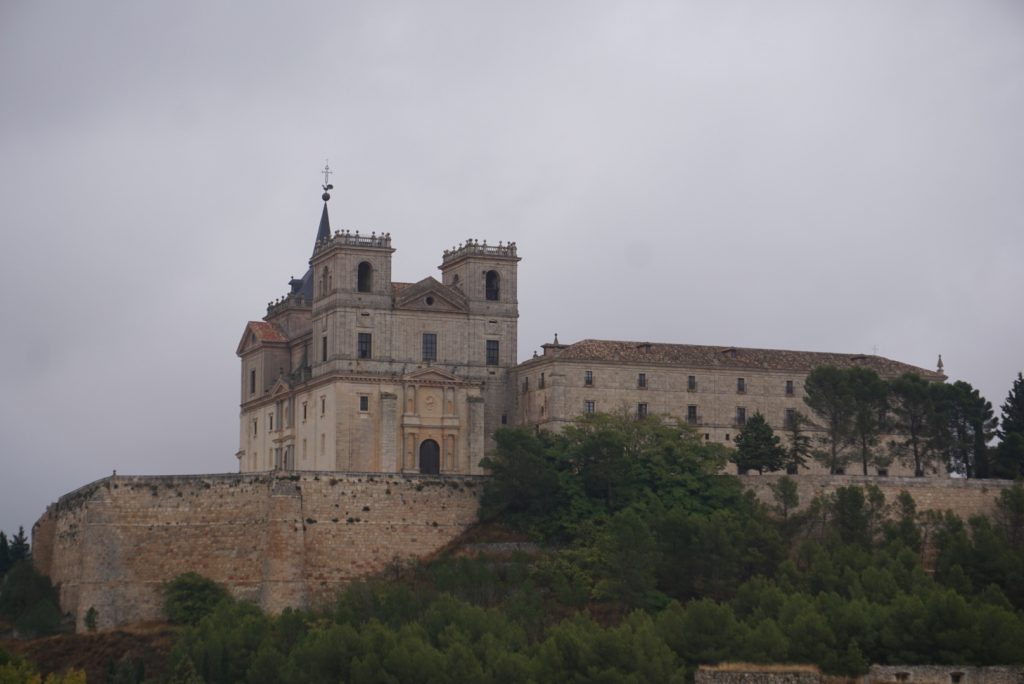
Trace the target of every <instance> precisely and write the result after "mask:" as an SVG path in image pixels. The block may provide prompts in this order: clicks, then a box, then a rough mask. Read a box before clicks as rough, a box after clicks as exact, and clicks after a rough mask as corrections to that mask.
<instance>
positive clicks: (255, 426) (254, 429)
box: [252, 418, 260, 437]
mask: <svg viewBox="0 0 1024 684" xmlns="http://www.w3.org/2000/svg"><path fill="white" fill-rule="evenodd" d="M259 429H260V421H259V419H258V418H253V419H252V436H253V437H255V436H256V435H257V433H258V432H259Z"/></svg>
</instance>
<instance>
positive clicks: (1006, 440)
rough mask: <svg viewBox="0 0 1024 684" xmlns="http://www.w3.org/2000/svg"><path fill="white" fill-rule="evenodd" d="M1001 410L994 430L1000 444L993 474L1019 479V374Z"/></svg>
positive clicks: (1022, 415)
mask: <svg viewBox="0 0 1024 684" xmlns="http://www.w3.org/2000/svg"><path fill="white" fill-rule="evenodd" d="M1002 409H1003V416H1002V420H1000V421H999V423H1000V424H999V429H998V430H996V434H997V435H998V436H999V440H1000V443H999V447H998V448H997V449H996V464H995V471H996V472H995V474H996V475H997V476H999V477H1008V478H1015V477H1020V476H1022V475H1024V375H1022V374H1021V373H1017V379H1016V380H1014V381H1013V385H1012V386H1011V387H1010V393H1009V394H1008V395H1006V403H1004V404H1003V406H1002Z"/></svg>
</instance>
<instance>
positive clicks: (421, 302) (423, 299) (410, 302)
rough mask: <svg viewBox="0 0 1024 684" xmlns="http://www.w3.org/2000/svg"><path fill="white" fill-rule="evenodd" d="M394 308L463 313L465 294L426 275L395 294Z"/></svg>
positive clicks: (465, 308)
mask: <svg viewBox="0 0 1024 684" xmlns="http://www.w3.org/2000/svg"><path fill="white" fill-rule="evenodd" d="M395 308H396V309H407V310H410V309H411V310H415V311H434V312H448V313H465V312H466V311H467V310H468V307H467V301H466V295H464V294H462V293H461V292H459V291H458V290H456V289H455V288H452V287H448V286H447V285H444V284H443V283H440V282H438V281H437V279H435V278H433V277H430V276H427V277H426V278H424V279H423V280H421V281H419V282H418V283H414V284H413V285H410V286H408V287H406V288H404V289H403V290H402V291H401V292H400V293H398V295H396V296H395Z"/></svg>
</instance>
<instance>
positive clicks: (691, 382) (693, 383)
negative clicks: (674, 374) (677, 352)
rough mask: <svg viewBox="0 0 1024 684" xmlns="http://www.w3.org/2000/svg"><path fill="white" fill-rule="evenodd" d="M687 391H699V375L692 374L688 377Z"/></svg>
mask: <svg viewBox="0 0 1024 684" xmlns="http://www.w3.org/2000/svg"><path fill="white" fill-rule="evenodd" d="M686 391H688V392H696V391H697V376H696V375H690V376H688V377H687V378H686Z"/></svg>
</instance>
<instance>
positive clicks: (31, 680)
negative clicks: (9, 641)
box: [0, 650, 85, 684]
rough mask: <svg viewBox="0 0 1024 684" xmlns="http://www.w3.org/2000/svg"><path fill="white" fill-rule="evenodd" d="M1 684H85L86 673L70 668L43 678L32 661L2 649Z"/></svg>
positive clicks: (0, 653) (0, 657) (0, 656)
mask: <svg viewBox="0 0 1024 684" xmlns="http://www.w3.org/2000/svg"><path fill="white" fill-rule="evenodd" d="M0 684H85V673H84V672H82V671H81V670H69V671H68V672H65V673H64V674H50V675H47V676H46V679H43V678H42V677H41V676H40V675H39V672H38V671H37V670H36V667H35V666H34V665H33V664H32V663H30V662H29V661H27V660H25V659H24V658H19V657H17V656H12V655H9V654H8V653H6V652H5V651H3V650H0Z"/></svg>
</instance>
